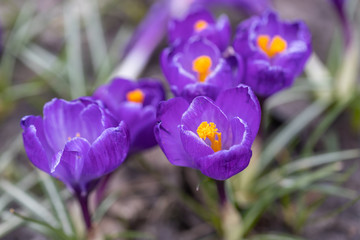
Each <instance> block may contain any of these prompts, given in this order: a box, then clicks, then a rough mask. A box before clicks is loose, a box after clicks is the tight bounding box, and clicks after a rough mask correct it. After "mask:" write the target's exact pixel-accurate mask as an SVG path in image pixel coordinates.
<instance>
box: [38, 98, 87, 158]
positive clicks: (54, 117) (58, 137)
mask: <svg viewBox="0 0 360 240" xmlns="http://www.w3.org/2000/svg"><path fill="white" fill-rule="evenodd" d="M83 108H84V105H83V104H82V103H81V102H80V101H73V102H67V101H65V100H62V99H56V98H54V99H53V100H52V101H51V102H48V103H47V104H45V106H44V132H45V135H46V138H47V140H48V142H49V145H50V146H51V147H52V149H54V151H55V152H58V151H60V150H62V149H63V148H64V145H65V142H66V141H67V140H68V138H73V137H75V136H76V135H78V133H80V129H82V121H81V119H80V118H79V116H80V113H81V111H82V110H83Z"/></svg>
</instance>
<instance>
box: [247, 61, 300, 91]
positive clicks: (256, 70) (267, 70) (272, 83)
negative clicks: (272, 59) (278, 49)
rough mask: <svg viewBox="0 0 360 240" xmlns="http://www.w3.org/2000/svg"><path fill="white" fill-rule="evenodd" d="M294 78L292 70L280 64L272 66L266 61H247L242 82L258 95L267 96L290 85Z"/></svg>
mask: <svg viewBox="0 0 360 240" xmlns="http://www.w3.org/2000/svg"><path fill="white" fill-rule="evenodd" d="M294 80H295V77H294V75H293V72H289V71H288V69H286V68H285V67H282V66H272V65H270V64H269V62H268V61H263V60H259V61H249V62H248V63H247V72H246V76H245V78H244V83H245V84H246V85H249V86H250V87H251V88H252V89H253V90H254V92H256V94H258V95H259V96H263V97H267V96H270V95H272V94H274V93H276V92H278V91H280V90H282V89H285V88H288V87H290V86H291V85H292V84H293V82H294Z"/></svg>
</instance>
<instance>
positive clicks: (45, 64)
mask: <svg viewBox="0 0 360 240" xmlns="http://www.w3.org/2000/svg"><path fill="white" fill-rule="evenodd" d="M20 60H21V61H22V62H23V63H24V64H25V65H26V66H27V67H29V68H30V69H31V70H32V71H33V72H35V73H36V74H38V75H43V76H44V77H43V78H42V79H44V80H45V82H46V83H47V84H48V85H49V86H50V87H51V88H52V89H53V90H54V91H55V92H56V93H57V94H58V95H59V96H61V97H63V98H67V97H68V88H69V85H68V84H67V82H66V76H65V67H64V65H63V63H62V62H61V60H60V59H59V58H57V57H56V56H55V55H53V54H52V53H50V52H48V51H46V50H45V49H43V48H41V47H39V46H38V45H35V44H32V45H30V46H29V47H28V48H26V49H24V51H23V52H22V53H21V56H20Z"/></svg>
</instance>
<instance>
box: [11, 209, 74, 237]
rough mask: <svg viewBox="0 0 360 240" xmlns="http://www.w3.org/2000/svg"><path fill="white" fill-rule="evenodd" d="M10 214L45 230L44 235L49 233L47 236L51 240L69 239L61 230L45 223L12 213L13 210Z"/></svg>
mask: <svg viewBox="0 0 360 240" xmlns="http://www.w3.org/2000/svg"><path fill="white" fill-rule="evenodd" d="M11 212H12V213H13V214H14V215H15V216H17V217H18V218H20V219H22V220H23V221H24V222H26V223H33V224H36V225H39V226H41V227H44V229H46V231H45V233H47V232H49V233H48V234H47V235H50V236H51V237H52V239H58V240H68V239H70V238H68V237H67V236H66V235H65V234H64V233H63V232H62V231H61V230H59V229H57V228H54V227H53V226H51V225H50V224H48V223H47V221H40V220H37V219H34V218H30V217H27V216H24V215H22V214H20V213H18V212H16V211H14V210H13V209H11Z"/></svg>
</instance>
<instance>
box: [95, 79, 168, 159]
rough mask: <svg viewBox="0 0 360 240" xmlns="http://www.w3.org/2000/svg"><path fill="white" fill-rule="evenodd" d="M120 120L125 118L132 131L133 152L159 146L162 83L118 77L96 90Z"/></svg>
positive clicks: (131, 144) (131, 148)
mask: <svg viewBox="0 0 360 240" xmlns="http://www.w3.org/2000/svg"><path fill="white" fill-rule="evenodd" d="M93 96H94V98H96V99H100V100H101V101H102V102H103V103H104V104H105V107H107V108H108V109H109V111H110V112H111V113H112V114H113V115H114V116H115V118H116V119H117V121H124V122H125V123H126V124H127V126H128V128H129V132H130V152H131V153H134V152H136V151H140V150H144V149H147V148H150V147H153V146H155V145H156V144H157V143H156V140H155V136H154V132H153V129H154V126H155V123H156V108H157V105H158V103H159V102H160V101H163V100H164V99H165V93H164V89H163V87H162V85H161V83H160V82H157V81H153V80H151V79H140V80H139V81H138V82H135V81H130V80H127V79H122V78H116V79H114V80H113V81H112V82H111V83H110V84H108V85H104V86H101V87H100V88H98V89H97V90H96V91H95V93H94V95H93Z"/></svg>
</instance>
